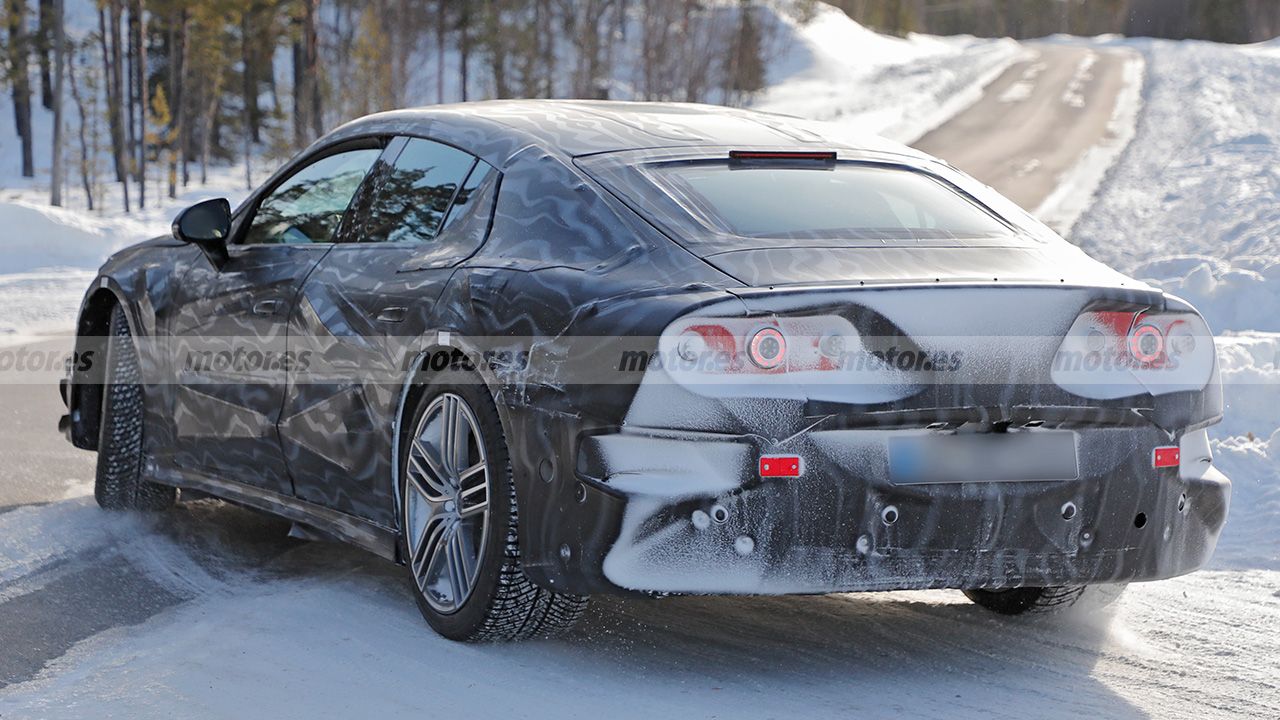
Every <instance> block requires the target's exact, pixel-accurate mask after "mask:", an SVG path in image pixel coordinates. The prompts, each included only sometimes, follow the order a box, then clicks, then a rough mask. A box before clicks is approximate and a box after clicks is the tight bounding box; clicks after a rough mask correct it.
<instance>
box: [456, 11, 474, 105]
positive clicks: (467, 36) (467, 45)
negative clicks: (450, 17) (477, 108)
mask: <svg viewBox="0 0 1280 720" xmlns="http://www.w3.org/2000/svg"><path fill="white" fill-rule="evenodd" d="M470 25H471V11H470V10H469V9H468V6H467V5H466V4H465V3H463V4H462V5H461V9H460V10H459V11H458V74H459V78H458V79H459V81H460V82H461V84H462V102H466V101H467V71H468V69H469V68H468V67H467V66H468V65H469V64H470V60H471V28H470V27H469V26H470Z"/></svg>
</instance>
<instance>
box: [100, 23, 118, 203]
mask: <svg viewBox="0 0 1280 720" xmlns="http://www.w3.org/2000/svg"><path fill="white" fill-rule="evenodd" d="M109 37H110V36H109V35H108V34H107V13H106V10H104V9H103V8H98V40H99V42H100V43H101V44H102V78H103V81H102V85H103V90H104V94H105V95H106V98H107V124H108V126H109V127H110V135H111V161H112V163H113V165H114V166H115V171H116V182H120V181H121V180H122V179H124V165H123V164H122V163H121V158H122V157H123V156H124V153H123V152H121V148H120V146H121V143H122V142H123V139H122V138H123V136H122V133H121V129H120V110H119V105H118V104H117V103H119V98H120V95H119V92H120V91H119V89H118V88H119V86H117V85H115V84H113V82H112V80H113V78H114V75H113V74H112V72H111V68H112V64H111V50H110V48H109V47H108V42H107V41H108V38H109Z"/></svg>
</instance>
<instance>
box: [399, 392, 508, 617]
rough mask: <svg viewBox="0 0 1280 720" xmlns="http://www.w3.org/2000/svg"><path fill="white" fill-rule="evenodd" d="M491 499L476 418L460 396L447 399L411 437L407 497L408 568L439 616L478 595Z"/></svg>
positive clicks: (438, 402)
mask: <svg viewBox="0 0 1280 720" xmlns="http://www.w3.org/2000/svg"><path fill="white" fill-rule="evenodd" d="M489 495H490V478H489V463H488V458H487V456H486V453H485V446H484V438H483V436H482V435H481V433H480V427H479V423H478V422H477V421H476V416H475V413H473V412H472V410H471V407H470V406H468V405H467V402H466V401H465V400H463V399H462V398H461V397H459V396H458V395H455V394H453V393H444V394H442V395H440V396H439V397H437V398H435V399H434V400H433V401H432V402H431V404H430V405H428V406H427V409H426V411H425V412H423V414H422V417H421V419H420V420H419V421H418V426H417V427H416V428H415V429H414V433H413V436H412V438H411V441H410V445H409V459H408V463H407V464H406V468H405V497H404V501H405V502H404V527H405V530H406V542H407V544H408V546H409V554H410V558H409V562H410V567H411V568H412V570H413V576H414V579H415V580H416V581H417V585H418V590H419V591H420V592H422V594H423V597H424V598H426V600H427V603H428V604H429V605H430V606H431V607H432V609H434V610H436V611H437V612H440V613H443V614H449V613H453V612H456V611H457V610H458V609H459V608H461V607H462V605H463V604H464V603H465V602H466V601H467V598H468V597H470V595H471V592H472V590H474V589H475V586H476V579H477V576H478V575H479V573H480V564H481V560H482V559H483V557H484V551H485V543H486V538H487V535H488V531H489V520H490V518H489Z"/></svg>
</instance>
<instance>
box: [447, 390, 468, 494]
mask: <svg viewBox="0 0 1280 720" xmlns="http://www.w3.org/2000/svg"><path fill="white" fill-rule="evenodd" d="M440 420H441V423H440V456H441V462H442V464H443V465H444V468H445V470H446V471H447V472H448V473H449V475H450V479H451V480H456V479H457V475H458V469H459V467H460V466H461V465H462V463H463V462H466V461H465V460H464V459H463V457H464V454H465V453H466V449H467V448H466V443H467V435H469V434H470V430H471V427H470V425H469V424H468V423H467V419H466V417H465V416H464V415H463V414H462V407H461V405H460V403H459V402H458V400H457V398H454V397H453V396H447V397H446V398H445V403H444V407H443V408H442V409H441V412H440Z"/></svg>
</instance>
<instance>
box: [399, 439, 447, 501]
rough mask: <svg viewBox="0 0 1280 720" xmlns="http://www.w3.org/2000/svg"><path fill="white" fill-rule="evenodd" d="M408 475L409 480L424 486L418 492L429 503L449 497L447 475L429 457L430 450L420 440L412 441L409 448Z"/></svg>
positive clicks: (434, 460) (438, 464)
mask: <svg viewBox="0 0 1280 720" xmlns="http://www.w3.org/2000/svg"><path fill="white" fill-rule="evenodd" d="M424 463H425V467H424ZM415 471H416V472H415ZM408 475H409V478H410V479H411V480H418V481H420V482H421V483H424V484H425V487H421V488H419V491H420V492H422V494H423V496H424V497H426V498H427V499H429V500H430V501H431V502H443V501H444V498H445V497H446V496H448V495H449V492H450V488H449V481H448V477H449V476H448V474H447V473H446V472H445V470H444V469H443V468H442V467H440V463H438V462H437V461H436V459H435V458H433V457H431V448H430V447H429V446H428V445H427V444H426V443H424V442H422V441H421V440H414V441H413V445H412V446H411V447H410V448H409V473H408ZM415 475H416V476H417V477H416V478H415Z"/></svg>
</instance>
